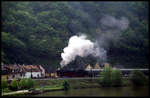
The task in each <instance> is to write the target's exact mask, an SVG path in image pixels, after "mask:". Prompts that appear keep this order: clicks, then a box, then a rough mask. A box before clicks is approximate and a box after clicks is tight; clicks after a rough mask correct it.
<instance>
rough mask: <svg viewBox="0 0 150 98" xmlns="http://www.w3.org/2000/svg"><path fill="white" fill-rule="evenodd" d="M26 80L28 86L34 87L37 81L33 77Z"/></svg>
mask: <svg viewBox="0 0 150 98" xmlns="http://www.w3.org/2000/svg"><path fill="white" fill-rule="evenodd" d="M26 82H27V88H33V87H34V84H35V82H34V80H32V79H31V78H28V79H27V80H26Z"/></svg>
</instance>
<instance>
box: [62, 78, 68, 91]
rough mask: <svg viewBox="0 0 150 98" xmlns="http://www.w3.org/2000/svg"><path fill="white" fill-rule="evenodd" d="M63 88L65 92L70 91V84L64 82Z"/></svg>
mask: <svg viewBox="0 0 150 98" xmlns="http://www.w3.org/2000/svg"><path fill="white" fill-rule="evenodd" d="M63 88H64V90H68V89H69V88H70V84H69V83H68V82H67V81H66V80H65V81H64V82H63Z"/></svg>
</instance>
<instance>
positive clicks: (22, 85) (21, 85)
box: [19, 78, 27, 89]
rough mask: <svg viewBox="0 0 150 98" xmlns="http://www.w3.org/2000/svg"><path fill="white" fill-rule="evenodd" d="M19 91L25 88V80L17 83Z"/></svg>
mask: <svg viewBox="0 0 150 98" xmlns="http://www.w3.org/2000/svg"><path fill="white" fill-rule="evenodd" d="M19 86H20V89H25V88H26V87H27V83H26V80H25V79H24V78H22V79H21V80H20V82H19Z"/></svg>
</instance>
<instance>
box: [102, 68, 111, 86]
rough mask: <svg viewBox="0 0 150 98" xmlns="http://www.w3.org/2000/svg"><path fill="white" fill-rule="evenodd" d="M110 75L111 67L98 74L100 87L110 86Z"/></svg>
mask: <svg viewBox="0 0 150 98" xmlns="http://www.w3.org/2000/svg"><path fill="white" fill-rule="evenodd" d="M111 73H112V67H111V66H105V67H104V70H103V71H102V72H101V73H100V75H101V80H100V82H101V85H102V86H105V87H107V86H111V84H112V80H111Z"/></svg>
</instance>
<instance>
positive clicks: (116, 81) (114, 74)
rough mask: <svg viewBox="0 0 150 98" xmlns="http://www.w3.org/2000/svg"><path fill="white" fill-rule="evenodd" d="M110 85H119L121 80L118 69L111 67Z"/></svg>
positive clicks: (120, 73)
mask: <svg viewBox="0 0 150 98" xmlns="http://www.w3.org/2000/svg"><path fill="white" fill-rule="evenodd" d="M111 80H112V86H121V85H122V82H123V76H122V72H121V71H120V70H119V69H113V70H112V73H111Z"/></svg>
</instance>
